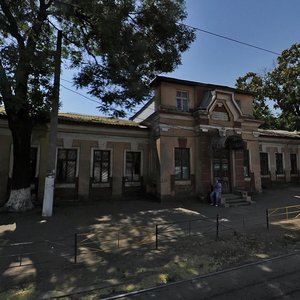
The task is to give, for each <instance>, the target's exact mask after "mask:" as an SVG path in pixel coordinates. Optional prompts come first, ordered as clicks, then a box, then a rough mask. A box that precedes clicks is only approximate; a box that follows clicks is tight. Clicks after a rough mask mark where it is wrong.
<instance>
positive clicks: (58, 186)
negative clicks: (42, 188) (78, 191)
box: [55, 146, 80, 188]
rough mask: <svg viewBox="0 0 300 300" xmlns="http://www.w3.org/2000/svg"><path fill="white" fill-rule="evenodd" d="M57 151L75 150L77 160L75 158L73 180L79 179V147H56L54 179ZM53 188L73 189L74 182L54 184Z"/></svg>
mask: <svg viewBox="0 0 300 300" xmlns="http://www.w3.org/2000/svg"><path fill="white" fill-rule="evenodd" d="M59 149H66V150H68V149H76V150H77V158H76V172H75V178H78V177H79V158H80V147H63V146H58V147H56V153H55V178H56V175H57V174H56V170H57V156H58V150H59ZM55 187H57V188H75V187H76V182H74V183H55Z"/></svg>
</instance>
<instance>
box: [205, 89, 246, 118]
mask: <svg viewBox="0 0 300 300" xmlns="http://www.w3.org/2000/svg"><path fill="white" fill-rule="evenodd" d="M212 94H213V97H212V98H211V101H210V103H209V105H208V115H209V118H210V120H212V121H221V122H230V121H238V120H239V119H240V117H241V115H242V112H241V110H240V108H239V106H238V105H237V103H236V102H235V100H234V94H233V93H229V92H223V91H217V90H215V91H213V92H212Z"/></svg>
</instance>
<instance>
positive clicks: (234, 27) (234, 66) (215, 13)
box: [60, 0, 300, 117]
mask: <svg viewBox="0 0 300 300" xmlns="http://www.w3.org/2000/svg"><path fill="white" fill-rule="evenodd" d="M186 9H187V13H188V16H187V19H186V20H185V22H184V23H185V24H187V25H190V26H193V27H197V28H200V29H202V30H206V31H209V32H213V33H216V34H218V35H222V36H226V37H229V38H232V39H235V40H239V41H242V42H244V43H248V44H252V45H255V46H258V47H261V48H264V49H268V50H271V51H273V52H276V53H281V52H282V51H283V50H284V49H287V48H289V47H290V46H291V45H292V44H294V43H300V17H299V12H300V0H186ZM196 35H197V38H196V40H195V41H194V43H192V45H191V46H190V49H189V50H188V51H186V52H185V53H183V55H182V64H181V65H180V66H178V67H177V69H176V70H175V71H174V72H172V73H167V74H161V75H164V76H169V77H174V78H179V79H184V80H191V81H198V82H204V83H211V84H218V85H227V86H231V87H234V85H235V82H236V79H237V78H238V77H240V76H243V75H245V74H246V73H247V72H250V71H253V72H257V73H263V72H264V71H266V70H270V69H272V68H273V66H274V64H275V63H276V58H277V55H276V54H272V53H268V52H265V51H261V50H258V49H254V48H251V47H248V46H245V45H241V44H238V43H234V42H232V41H228V40H225V39H222V38H219V37H216V36H213V35H209V34H207V33H203V32H199V31H197V32H196ZM61 78H62V81H61V84H62V85H63V86H65V87H66V88H69V89H71V90H73V91H77V92H78V93H80V94H82V95H84V96H86V97H88V98H91V97H90V96H89V95H88V94H87V93H86V91H84V90H76V88H75V87H74V86H72V84H71V83H70V82H68V81H71V79H72V72H71V71H70V70H66V69H63V72H62V76H61ZM66 88H64V87H61V94H60V99H61V102H62V107H61V109H60V110H61V111H63V112H74V113H82V114H92V115H103V113H101V112H99V110H98V109H97V108H96V107H97V103H95V102H93V101H90V100H88V99H86V98H84V97H83V96H80V95H78V94H75V93H74V92H72V91H70V90H67V89H66ZM95 100H96V99H95ZM130 116H131V114H130V115H128V117H130Z"/></svg>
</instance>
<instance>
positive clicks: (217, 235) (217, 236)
mask: <svg viewBox="0 0 300 300" xmlns="http://www.w3.org/2000/svg"><path fill="white" fill-rule="evenodd" d="M216 221H217V222H216V226H217V227H216V238H217V240H218V239H219V214H217V218H216Z"/></svg>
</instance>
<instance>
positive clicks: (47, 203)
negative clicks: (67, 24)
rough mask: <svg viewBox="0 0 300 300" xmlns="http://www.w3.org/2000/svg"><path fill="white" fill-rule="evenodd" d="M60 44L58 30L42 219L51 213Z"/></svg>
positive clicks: (60, 34)
mask: <svg viewBox="0 0 300 300" xmlns="http://www.w3.org/2000/svg"><path fill="white" fill-rule="evenodd" d="M61 44H62V31H61V30H58V32H57V43H56V52H55V71H54V87H53V99H52V107H51V113H50V132H49V153H48V169H47V175H46V178H45V189H44V201H43V212H42V215H43V217H51V216H52V211H53V196H54V182H55V160H56V139H57V124H58V106H59V87H60V69H61Z"/></svg>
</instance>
